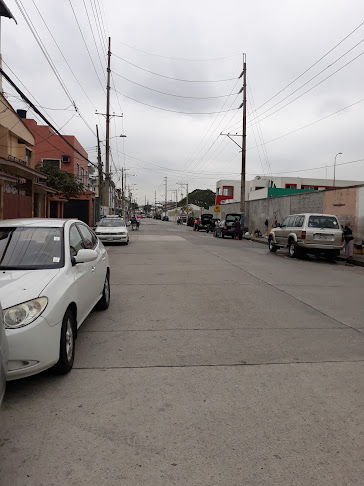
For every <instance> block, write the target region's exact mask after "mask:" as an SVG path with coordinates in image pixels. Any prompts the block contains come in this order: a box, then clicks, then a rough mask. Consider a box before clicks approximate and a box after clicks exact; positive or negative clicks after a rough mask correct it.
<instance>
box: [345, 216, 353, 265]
mask: <svg viewBox="0 0 364 486" xmlns="http://www.w3.org/2000/svg"><path fill="white" fill-rule="evenodd" d="M344 239H345V258H346V264H347V265H349V264H350V263H351V261H352V259H353V253H354V236H353V230H352V228H351V226H350V222H349V221H348V222H347V223H345V228H344Z"/></svg>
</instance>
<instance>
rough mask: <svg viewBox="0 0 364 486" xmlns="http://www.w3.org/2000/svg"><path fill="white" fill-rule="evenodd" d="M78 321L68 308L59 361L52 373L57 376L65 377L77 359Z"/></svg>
mask: <svg viewBox="0 0 364 486" xmlns="http://www.w3.org/2000/svg"><path fill="white" fill-rule="evenodd" d="M75 336H76V319H75V316H74V313H73V312H72V309H70V308H68V309H67V310H66V313H65V315H64V317H63V320H62V329H61V340H60V346H59V360H58V362H57V363H56V364H55V365H54V366H53V368H52V371H53V373H54V374H56V375H65V374H66V373H69V372H70V371H71V369H72V367H73V361H74V358H75Z"/></svg>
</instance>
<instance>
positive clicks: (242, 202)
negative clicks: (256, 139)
mask: <svg viewBox="0 0 364 486" xmlns="http://www.w3.org/2000/svg"><path fill="white" fill-rule="evenodd" d="M241 77H242V78H243V87H242V88H241V90H240V91H239V93H241V92H243V102H242V104H241V105H240V106H239V109H240V108H243V134H242V135H238V134H231V133H220V135H226V136H227V137H229V138H230V140H232V141H233V142H234V143H235V144H236V145H237V146H238V147H239V148H240V149H241V184H240V212H241V224H242V226H243V227H244V220H245V174H246V54H243V71H242V73H241V74H240V76H239V78H241ZM232 137H242V142H243V143H242V146H241V147H240V145H239V144H238V143H237V142H235V140H234V139H233V138H232Z"/></svg>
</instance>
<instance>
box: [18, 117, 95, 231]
mask: <svg viewBox="0 0 364 486" xmlns="http://www.w3.org/2000/svg"><path fill="white" fill-rule="evenodd" d="M18 115H19V116H20V117H21V119H22V121H23V123H24V124H25V125H26V126H27V127H28V129H29V130H30V131H31V133H32V135H33V136H34V140H35V144H34V148H33V158H34V161H35V164H36V166H39V165H45V164H46V165H50V166H53V167H58V168H59V169H62V170H64V171H66V172H70V173H71V174H73V175H74V176H75V178H76V180H77V181H78V182H80V183H81V184H83V186H84V189H85V194H84V195H82V196H79V197H77V198H72V199H70V200H68V201H65V202H64V205H63V214H62V217H65V218H78V219H80V220H81V221H84V222H85V223H87V224H88V225H90V226H94V225H95V219H96V218H95V213H96V208H95V194H94V193H93V192H92V191H90V190H89V169H88V162H87V159H88V154H87V152H86V151H85V149H84V148H83V147H82V145H81V144H80V143H79V141H78V140H77V138H76V137H75V136H73V135H64V138H65V139H66V140H67V141H68V142H69V144H70V145H71V146H72V147H74V148H72V147H71V146H70V145H68V144H67V143H66V142H65V140H63V139H62V138H61V137H60V136H59V135H57V134H56V133H55V132H54V130H53V129H52V128H51V127H49V126H48V125H38V124H37V122H36V121H35V120H32V119H27V118H26V111H25V110H18ZM75 149H77V150H75ZM78 152H79V153H78ZM80 154H82V155H80ZM82 156H83V157H82ZM50 216H51V217H60V216H59V211H58V207H57V201H55V200H52V201H51V202H50Z"/></svg>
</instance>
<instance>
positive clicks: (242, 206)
mask: <svg viewBox="0 0 364 486" xmlns="http://www.w3.org/2000/svg"><path fill="white" fill-rule="evenodd" d="M243 60H244V67H243V73H244V74H243V146H242V151H241V190H240V212H241V213H242V218H241V219H242V225H243V226H244V218H245V172H246V169H245V166H246V54H243ZM243 214H244V216H243Z"/></svg>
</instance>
